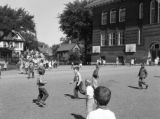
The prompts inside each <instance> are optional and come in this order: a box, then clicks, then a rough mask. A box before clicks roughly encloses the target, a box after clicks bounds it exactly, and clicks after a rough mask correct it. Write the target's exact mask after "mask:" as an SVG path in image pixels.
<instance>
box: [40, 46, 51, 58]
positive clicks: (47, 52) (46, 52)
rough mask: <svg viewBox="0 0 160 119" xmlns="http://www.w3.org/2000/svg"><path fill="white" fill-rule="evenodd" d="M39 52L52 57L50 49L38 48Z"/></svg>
mask: <svg viewBox="0 0 160 119" xmlns="http://www.w3.org/2000/svg"><path fill="white" fill-rule="evenodd" d="M38 49H39V51H40V52H41V53H43V54H45V55H48V56H52V55H53V54H52V49H51V48H42V47H38Z"/></svg>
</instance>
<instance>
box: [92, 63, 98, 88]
mask: <svg viewBox="0 0 160 119" xmlns="http://www.w3.org/2000/svg"><path fill="white" fill-rule="evenodd" d="M98 73H99V65H98V64H96V69H95V70H94V71H93V75H92V76H93V78H92V79H93V88H94V89H96V88H97V87H98V79H99V74H98Z"/></svg>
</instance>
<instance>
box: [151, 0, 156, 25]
mask: <svg viewBox="0 0 160 119" xmlns="http://www.w3.org/2000/svg"><path fill="white" fill-rule="evenodd" d="M155 22H156V4H155V0H152V1H151V3H150V23H151V24H152V23H155Z"/></svg>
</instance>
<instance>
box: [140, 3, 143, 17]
mask: <svg viewBox="0 0 160 119" xmlns="http://www.w3.org/2000/svg"><path fill="white" fill-rule="evenodd" d="M142 18H143V3H140V4H139V19H142Z"/></svg>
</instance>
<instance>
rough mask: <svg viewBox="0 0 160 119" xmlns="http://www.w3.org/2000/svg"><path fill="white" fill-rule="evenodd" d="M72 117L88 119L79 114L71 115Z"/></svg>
mask: <svg viewBox="0 0 160 119" xmlns="http://www.w3.org/2000/svg"><path fill="white" fill-rule="evenodd" d="M71 115H72V116H73V117H74V118H75V119H86V118H84V117H83V116H81V115H78V114H73V113H71Z"/></svg>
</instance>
